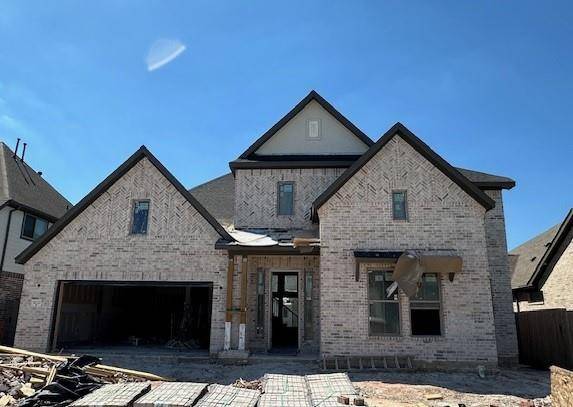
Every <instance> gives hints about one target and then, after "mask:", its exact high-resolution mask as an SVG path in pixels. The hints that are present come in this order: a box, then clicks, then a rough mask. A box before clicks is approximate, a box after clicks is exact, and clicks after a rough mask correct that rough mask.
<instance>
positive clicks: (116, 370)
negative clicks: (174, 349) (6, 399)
mask: <svg viewBox="0 0 573 407" xmlns="http://www.w3.org/2000/svg"><path fill="white" fill-rule="evenodd" d="M0 352H4V353H11V354H14V355H26V356H33V357H36V358H40V359H46V360H53V361H56V362H65V361H67V360H68V357H66V356H58V355H48V354H45V353H38V352H32V351H28V350H25V349H18V348H11V347H9V346H0ZM33 369H36V368H33ZM92 369H93V371H94V372H100V374H101V371H102V370H103V371H105V372H110V373H112V374H113V373H122V374H125V375H128V376H135V377H139V378H142V379H146V380H153V381H169V379H166V378H164V377H161V376H157V375H155V374H153V373H147V372H140V371H138V370H130V369H122V368H120V367H114V366H107V365H100V364H98V365H95V366H93V367H92V366H89V367H86V368H85V370H86V372H87V373H90V370H92Z"/></svg>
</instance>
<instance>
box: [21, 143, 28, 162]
mask: <svg viewBox="0 0 573 407" xmlns="http://www.w3.org/2000/svg"><path fill="white" fill-rule="evenodd" d="M27 145H28V143H24V148H23V149H22V158H21V160H22V162H24V155H25V154H26V146H27Z"/></svg>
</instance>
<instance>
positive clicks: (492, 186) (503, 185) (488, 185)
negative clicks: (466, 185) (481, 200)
mask: <svg viewBox="0 0 573 407" xmlns="http://www.w3.org/2000/svg"><path fill="white" fill-rule="evenodd" d="M472 183H473V184H474V185H475V186H476V187H478V188H479V189H483V190H496V189H511V188H513V187H515V181H503V182H479V181H477V182H476V181H473V182H472Z"/></svg>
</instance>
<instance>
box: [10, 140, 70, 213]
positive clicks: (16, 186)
mask: <svg viewBox="0 0 573 407" xmlns="http://www.w3.org/2000/svg"><path fill="white" fill-rule="evenodd" d="M6 205H8V206H11V207H15V208H19V209H22V210H25V211H27V212H30V213H33V214H35V215H38V216H41V217H43V218H46V219H47V220H49V221H50V222H55V221H56V220H57V219H58V218H60V217H61V216H62V215H63V214H64V213H66V211H67V210H68V209H69V208H71V207H72V204H71V203H70V202H69V201H68V200H67V199H66V198H64V197H63V196H62V195H61V194H60V193H59V192H58V191H56V190H55V189H54V188H53V187H52V186H51V185H50V184H49V183H48V182H47V181H46V180H45V179H44V178H42V176H41V175H40V174H38V173H37V172H36V171H35V170H34V169H33V168H32V167H30V166H29V165H28V164H27V163H26V162H25V161H22V159H21V158H20V157H17V156H15V154H14V152H13V151H12V150H10V148H8V146H7V145H6V144H4V143H3V142H0V207H3V206H6Z"/></svg>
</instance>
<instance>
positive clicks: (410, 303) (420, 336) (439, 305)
mask: <svg viewBox="0 0 573 407" xmlns="http://www.w3.org/2000/svg"><path fill="white" fill-rule="evenodd" d="M424 274H426V273H424ZM427 274H435V275H436V279H437V283H438V300H437V301H428V300H416V299H414V298H410V300H409V304H408V306H409V308H410V312H409V317H410V336H412V337H414V338H442V337H444V336H445V333H444V307H443V304H442V278H441V274H440V273H427ZM412 303H414V304H416V303H421V304H422V305H420V306H414V308H413V309H436V307H435V305H434V306H431V307H429V306H423V304H428V303H431V304H436V303H437V304H438V315H439V317H440V334H439V335H427V334H425V335H415V334H413V333H412Z"/></svg>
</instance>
